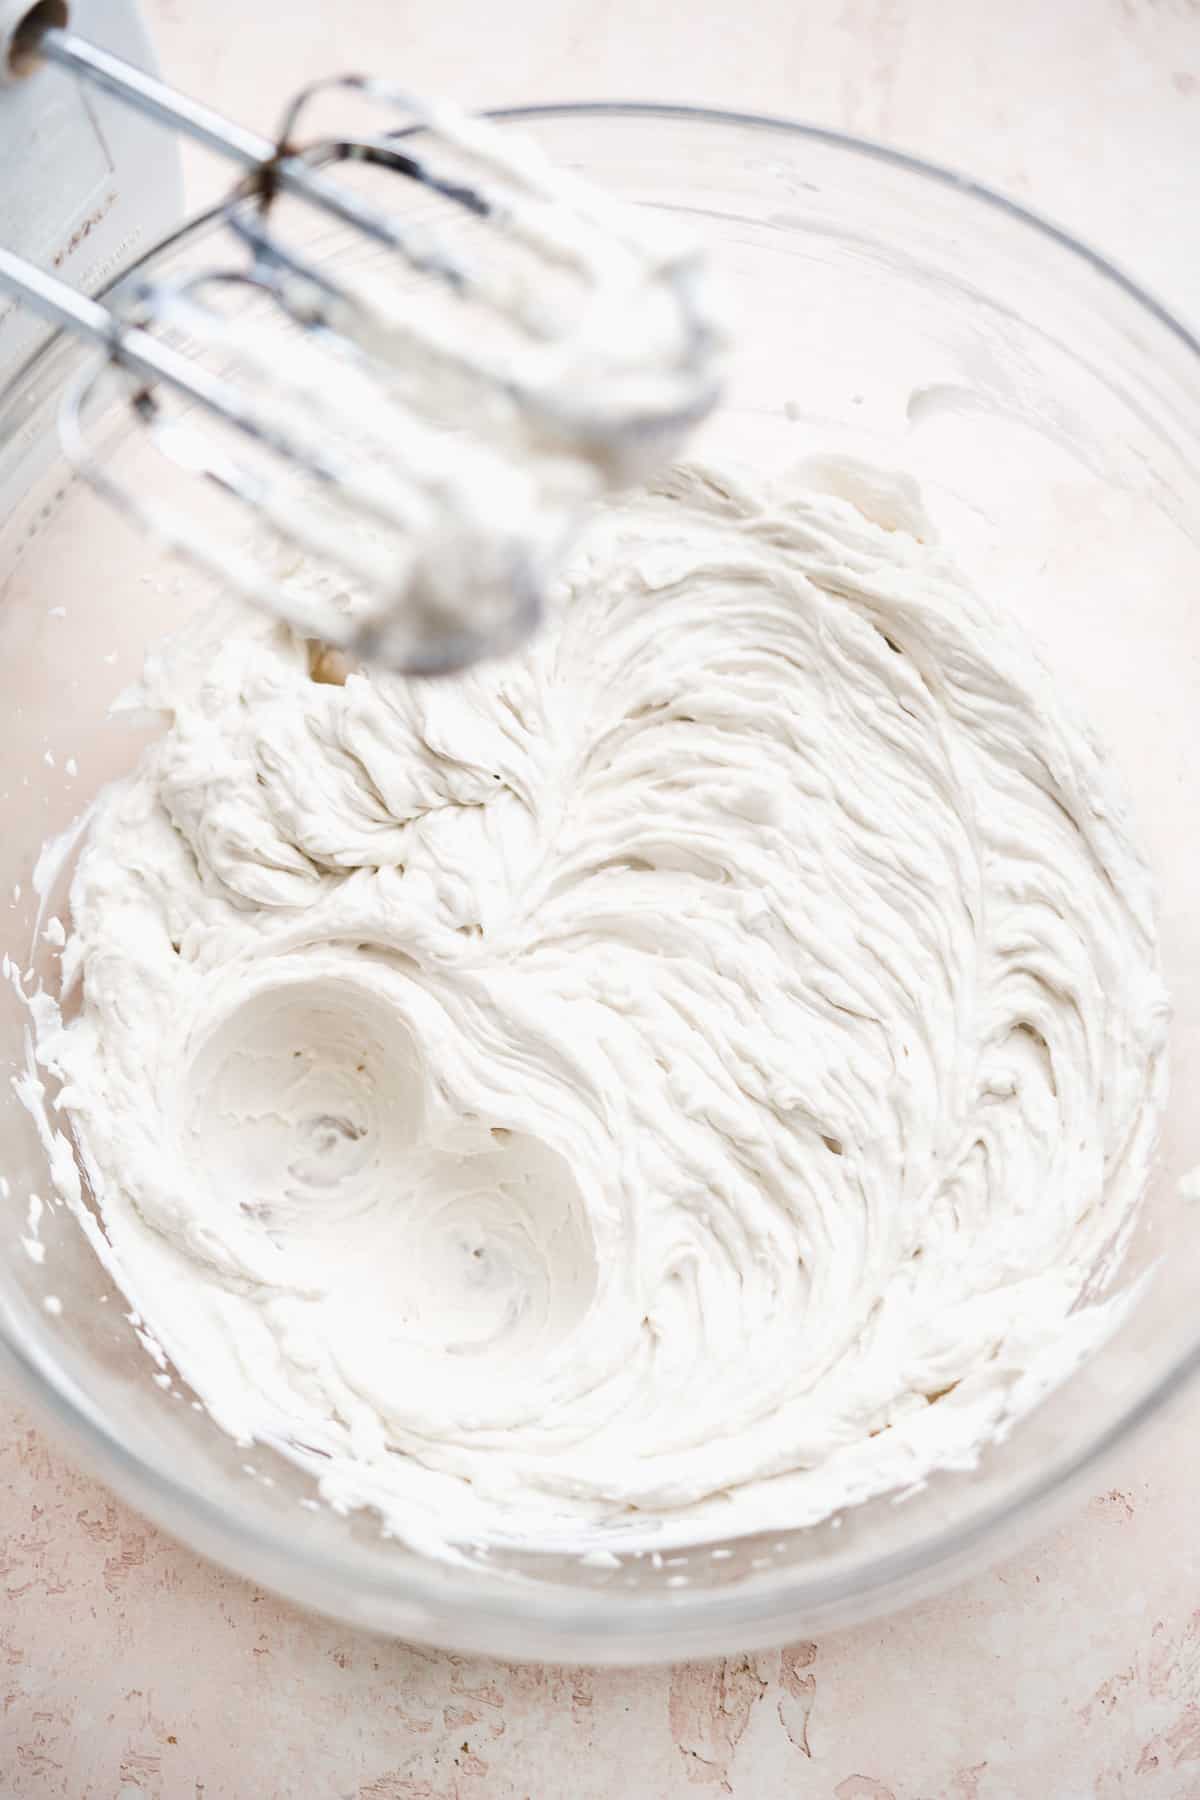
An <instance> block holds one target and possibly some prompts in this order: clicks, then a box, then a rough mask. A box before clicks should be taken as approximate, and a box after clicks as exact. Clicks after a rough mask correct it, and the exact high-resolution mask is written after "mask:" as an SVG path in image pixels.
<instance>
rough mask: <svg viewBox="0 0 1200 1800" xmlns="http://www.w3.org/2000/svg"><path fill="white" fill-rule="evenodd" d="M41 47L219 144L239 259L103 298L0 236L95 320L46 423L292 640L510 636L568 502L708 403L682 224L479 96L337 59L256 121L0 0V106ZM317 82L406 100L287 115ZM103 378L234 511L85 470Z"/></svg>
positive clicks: (414, 669)
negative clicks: (465, 108)
mask: <svg viewBox="0 0 1200 1800" xmlns="http://www.w3.org/2000/svg"><path fill="white" fill-rule="evenodd" d="M107 3H108V5H109V6H110V7H111V6H112V4H113V0H107ZM51 70H58V71H67V72H69V73H70V74H71V75H72V76H75V77H78V78H80V79H81V80H82V81H84V82H87V83H89V84H92V86H93V87H95V88H96V89H98V90H100V92H101V93H103V94H104V95H106V96H108V97H110V98H112V99H116V100H118V101H120V102H121V103H122V104H123V105H127V106H128V107H130V108H133V109H135V110H136V111H137V112H139V113H141V114H142V115H144V116H145V117H147V118H149V119H150V120H152V121H154V122H155V123H156V124H157V125H166V126H170V127H172V128H175V129H178V130H180V131H182V132H185V133H187V134H189V135H190V136H192V137H193V138H195V139H197V140H198V141H199V142H201V143H203V144H205V145H207V146H208V147H209V148H211V149H213V150H216V151H218V152H220V153H222V154H223V155H226V156H227V157H229V158H230V159H231V160H232V161H233V162H235V163H236V164H238V165H240V167H241V169H242V170H243V174H242V176H241V179H240V180H239V182H238V184H237V186H236V187H235V188H234V190H233V192H232V194H231V195H230V197H229V199H228V201H227V202H226V204H225V205H224V206H223V207H222V208H221V209H219V214H218V217H219V221H220V224H221V225H222V227H223V228H225V229H227V232H228V234H229V235H230V236H231V237H232V239H233V241H234V243H235V245H236V246H237V254H238V257H239V260H238V261H237V262H235V263H233V264H231V265H229V266H216V267H212V266H209V267H204V268H201V269H199V270H197V271H196V272H194V273H189V274H188V275H186V276H185V277H180V278H177V279H175V280H173V281H171V282H162V281H151V280H140V281H137V282H136V283H126V284H124V286H123V287H122V288H121V290H120V291H119V295H118V299H117V301H116V302H115V303H114V304H111V305H104V304H101V303H100V302H98V301H96V300H94V299H92V298H90V297H89V296H88V295H87V294H85V293H81V292H79V291H77V290H76V289H75V288H73V287H72V286H71V285H69V284H68V283H65V282H64V281H62V280H61V279H60V278H58V277H57V276H55V275H52V274H50V273H48V272H47V271H46V270H45V269H44V268H40V267H38V266H36V264H35V263H34V262H32V261H30V260H29V259H28V258H26V257H23V256H20V255H18V254H16V253H15V251H14V250H11V249H6V248H4V247H3V245H2V244H0V288H3V289H7V290H8V291H9V292H12V293H14V294H16V295H17V297H18V298H19V299H20V300H21V301H23V302H24V303H26V304H27V305H28V306H29V307H30V308H32V309H34V310H35V311H36V312H37V313H38V314H40V315H41V317H42V318H43V319H45V320H47V321H49V322H50V323H51V324H52V325H55V326H58V327H63V328H65V329H66V330H67V331H69V332H71V333H73V334H75V335H76V336H77V337H80V338H83V339H86V340H90V341H91V342H92V343H93V344H95V345H96V346H98V349H99V355H98V356H97V357H96V358H94V359H88V361H87V363H86V366H85V367H84V368H83V369H82V371H81V372H80V373H79V374H78V375H77V376H76V377H75V378H74V380H73V381H72V382H71V383H70V384H69V386H68V387H67V389H66V391H65V393H64V395H63V398H62V402H61V406H60V411H59V435H60V438H61V441H62V443H63V445H64V448H65V449H66V451H67V454H68V456H69V457H70V459H71V461H72V462H73V463H74V465H75V466H76V467H77V468H78V469H79V470H80V471H81V472H82V473H83V474H84V475H85V476H86V477H87V479H88V480H90V481H91V482H92V483H93V485H94V486H96V487H97V488H98V489H99V490H100V491H101V492H102V493H103V494H104V495H105V496H106V497H107V498H108V499H110V500H111V501H113V502H114V503H115V504H116V505H118V506H120V507H121V508H122V509H123V510H124V511H125V512H126V513H128V514H129V515H130V516H131V517H132V518H133V519H134V520H135V521H136V522H137V523H138V524H140V525H141V526H143V527H144V528H146V529H147V530H149V531H151V532H154V533H156V534H157V535H158V536H159V537H160V538H165V540H166V541H167V542H168V544H169V545H170V547H171V548H173V549H175V550H177V551H178V552H180V553H181V554H182V555H184V556H185V557H187V558H189V559H190V560H191V561H192V562H193V563H196V564H198V565H199V566H201V567H202V568H204V569H205V570H207V571H208V572H210V573H211V574H212V575H214V576H216V577H217V578H218V580H219V581H220V582H221V583H222V584H223V585H225V586H226V587H228V588H232V589H233V590H235V591H236V592H238V593H239V594H241V595H242V596H244V597H245V598H247V599H250V600H252V601H254V602H256V603H258V604H260V605H263V606H266V607H268V608H270V609H272V610H273V611H274V612H276V613H277V614H279V615H280V616H281V617H282V618H284V619H285V620H286V621H287V622H288V623H289V624H290V625H291V626H292V627H293V628H294V629H296V630H297V631H300V632H302V633H303V634H304V635H306V636H308V637H310V638H312V639H314V640H316V641H318V642H319V643H321V644H323V645H330V646H333V647H334V648H335V649H338V650H341V651H344V652H346V653H348V654H349V655H350V656H352V657H354V658H359V659H363V660H372V661H375V662H380V663H384V664H387V665H389V666H392V667H396V668H399V669H402V670H404V671H406V672H409V673H425V674H429V673H437V672H441V671H445V670H448V669H452V668H457V667H461V666H463V665H464V664H466V663H468V662H471V661H473V660H474V659H475V658H477V657H478V656H480V655H483V654H487V653H493V652H496V651H498V650H502V649H505V648H508V647H510V646H511V645H513V644H514V643H516V642H518V641H519V640H520V639H521V638H522V637H523V636H524V635H525V634H526V633H527V632H528V631H530V630H531V629H532V627H533V625H534V624H535V623H536V621H537V619H538V617H539V615H540V611H541V606H542V599H543V595H544V592H545V589H546V586H547V583H548V581H549V580H550V579H551V577H552V573H553V570H554V567H555V563H556V559H557V558H558V556H559V555H560V553H561V550H562V547H563V544H564V542H565V541H566V539H567V537H568V536H569V531H570V528H571V525H572V523H573V522H574V520H575V519H576V518H577V517H578V515H579V513H580V511H581V509H582V508H583V507H584V506H586V504H587V503H588V502H589V501H590V500H592V499H593V498H595V497H596V496H598V495H599V494H600V493H601V492H603V491H604V490H605V489H607V488H610V487H613V486H619V485H623V484H625V483H627V482H629V481H630V480H633V479H637V478H639V477H641V476H644V475H645V474H646V473H648V471H649V470H650V469H651V468H652V467H653V466H654V465H655V464H656V463H657V462H659V461H660V460H661V459H663V458H665V457H666V456H668V455H670V454H671V453H672V452H673V451H674V450H675V449H676V448H677V447H678V445H679V443H680V442H681V440H682V437H683V435H684V434H685V433H686V431H687V430H688V429H689V428H690V427H691V426H692V425H694V424H695V423H696V422H697V421H699V420H700V419H701V418H703V417H704V415H705V414H706V413H707V412H708V411H709V410H710V408H711V407H712V405H713V404H714V402H715V400H716V397H717V393H718V387H719V367H718V365H719V356H720V348H721V342H722V335H721V332H720V329H719V327H718V325H717V324H716V322H715V320H714V316H713V313H712V310H711V305H710V301H709V298H708V295H707V290H706V277H705V271H704V267H703V262H702V259H701V257H700V256H699V255H698V253H697V252H696V250H695V249H694V248H693V247H692V246H691V245H690V244H688V243H685V242H682V241H679V240H677V239H676V238H675V237H674V236H673V234H672V232H671V230H670V228H669V227H668V226H667V225H666V224H665V222H664V221H663V220H661V219H657V218H655V219H654V220H653V222H652V224H650V223H647V222H646V220H645V218H644V217H643V215H640V214H639V213H637V212H636V211H635V210H634V209H632V208H629V207H625V206H623V205H621V204H620V203H619V202H616V201H614V200H612V199H610V198H609V197H607V196H605V195H603V194H601V193H599V192H597V191H596V190H594V189H592V188H591V187H590V186H588V185H587V184H586V183H584V182H582V181H580V180H578V179H576V178H575V177H573V176H572V175H570V174H569V173H567V172H565V171H562V170H559V169H556V168H555V167H554V166H553V165H552V164H551V163H550V162H549V161H548V160H547V159H546V158H545V157H544V156H543V155H542V154H541V153H540V151H539V150H538V149H537V148H536V146H534V145H532V144H530V143H526V142H523V141H521V140H520V139H519V138H517V137H516V136H514V135H513V134H510V133H509V132H508V131H506V130H504V129H502V128H500V127H498V126H496V125H494V124H492V123H490V122H489V121H487V120H485V119H480V118H475V117H472V116H469V115H467V114H465V113H462V112H460V111H459V110H458V109H456V108H454V107H451V106H449V105H446V104H444V103H430V102H427V101H422V100H417V99H414V98H413V97H411V96H409V95H407V94H406V93H403V92H401V91H400V90H398V89H396V88H393V87H392V86H390V85H389V84H387V83H385V82H381V81H377V80H374V79H371V78H366V77H360V76H346V77H340V78H333V79H331V80H329V81H323V82H319V83H317V84H315V85H314V86H313V87H311V88H309V89H306V90H305V91H304V92H302V93H301V94H300V95H299V96H298V98H297V99H296V100H295V101H294V102H293V103H292V104H291V105H290V106H289V107H288V108H287V111H286V113H285V116H284V119H283V123H282V126H281V129H280V132H279V134H278V136H277V137H276V138H275V139H270V138H266V137H262V136H259V135H258V134H256V133H254V132H250V131H246V130H244V129H242V128H241V127H240V126H238V125H235V124H232V123H230V122H229V121H227V120H225V119H224V118H222V117H221V116H220V115H219V114H218V113H216V112H214V111H213V110H212V109H211V108H209V107H207V106H205V105H202V104H200V103H198V102H195V101H193V100H190V99H188V98H187V97H185V96H184V95H182V94H179V93H177V92H175V91H174V90H173V89H171V88H169V87H167V86H165V85H164V84H163V83H162V82H161V81H159V80H158V79H157V78H156V77H155V76H153V75H152V74H150V73H147V72H146V71H144V70H143V69H139V68H138V67H136V66H135V65H134V64H132V63H130V62H127V61H124V60H123V59H122V58H120V57H118V56H115V55H113V54H112V53H110V52H107V51H105V50H102V49H100V48H98V47H97V46H96V45H95V44H93V43H92V42H90V41H89V40H87V39H85V38H83V37H81V36H79V35H77V34H76V33H75V32H73V31H72V30H71V29H70V18H69V16H68V6H67V4H66V0H40V3H39V4H37V5H35V6H33V7H32V8H29V7H28V5H27V0H26V3H22V0H18V3H17V4H15V5H14V4H13V3H12V0H8V3H7V4H6V0H0V125H2V124H3V123H4V110H5V107H6V106H9V105H11V104H13V103H14V101H19V102H21V103H23V104H28V100H27V97H28V95H29V94H30V93H31V92H34V93H35V92H36V86H37V83H38V82H39V81H45V80H46V79H47V77H48V73H49V71H51ZM331 93H332V94H335V95H336V94H343V95H344V94H346V93H353V94H355V95H356V96H358V97H359V99H361V100H366V101H370V102H371V103H373V104H376V105H379V106H383V107H386V108H390V109H391V110H392V111H393V113H397V114H399V117H400V119H401V120H402V121H403V123H402V125H401V126H400V127H399V128H396V127H392V128H389V129H387V130H385V131H382V132H374V131H366V132H363V133H359V134H356V135H352V136H338V137H334V138H330V137H322V138H318V139H316V140H315V141H313V142H310V143H307V144H302V143H301V139H300V124H301V120H302V118H303V116H304V115H305V114H306V112H307V110H308V108H309V106H310V104H311V103H312V102H313V101H315V100H316V99H317V98H318V97H319V96H321V95H326V96H327V95H329V94H331ZM362 169H370V170H371V171H373V175H372V179H377V178H378V177H380V176H382V177H384V178H387V179H388V180H389V181H390V180H391V178H396V177H399V178H400V179H401V180H402V181H404V182H405V183H407V184H408V185H407V187H406V189H405V190H404V196H405V199H406V201H407V203H408V204H407V207H406V208H402V209H400V210H397V208H396V207H395V206H393V205H391V204H388V205H384V206H381V205H380V204H379V202H378V200H377V199H376V198H375V197H374V196H367V195H366V194H365V193H364V192H363V191H361V190H360V188H357V187H355V186H354V185H352V184H351V182H350V181H349V180H347V179H345V178H344V177H345V176H346V175H348V174H354V173H355V172H357V171H361V170H362ZM395 191H396V190H394V189H392V190H391V192H395ZM415 202H420V206H417V205H415V204H414V203H415ZM297 203H299V204H300V205H301V207H302V208H303V209H304V210H305V212H306V214H307V215H311V213H312V212H313V211H314V210H315V212H316V213H318V214H320V215H323V216H324V218H325V219H326V220H329V219H332V220H334V221H336V224H337V226H338V228H339V229H341V228H348V229H349V232H350V233H352V234H353V238H352V239H351V241H352V242H353V243H354V244H355V245H356V246H357V250H356V253H355V254H350V255H347V254H343V253H340V252H339V254H338V256H337V258H336V259H334V260H330V259H329V258H327V257H323V256H321V255H319V254H316V253H313V252H312V251H311V250H310V249H309V248H307V247H306V240H305V238H304V235H303V232H302V231H301V232H300V233H299V234H297V232H296V230H295V229H294V228H293V226H292V220H291V219H290V218H288V217H286V216H284V217H281V212H282V213H284V214H286V209H287V208H288V207H291V208H293V209H295V207H296V204H297ZM422 209H423V210H422ZM430 213H432V215H433V220H434V222H433V223H432V224H431V223H430V218H429V214H430ZM4 221H5V213H4V212H3V210H0V224H3V223H4ZM310 236H311V232H310ZM25 237H26V240H27V241H28V238H29V233H28V232H26V233H25ZM363 246H366V247H367V248H368V249H369V251H370V256H369V258H368V261H369V266H366V267H364V266H362V256H361V254H360V252H361V250H362V247H363ZM480 251H482V252H483V254H482V255H481V254H480ZM114 382H115V383H116V384H117V385H118V387H119V388H120V390H121V392H122V397H123V398H124V400H125V402H126V403H127V404H128V405H129V407H131V409H132V412H133V415H134V417H135V418H136V419H137V421H138V422H139V424H140V425H142V426H144V427H145V428H146V429H147V430H148V432H149V433H150V435H151V439H152V441H153V444H154V447H155V448H156V449H157V450H158V451H159V452H161V453H162V454H163V455H164V456H166V457H167V458H168V459H170V461H171V462H172V463H174V464H175V465H177V466H178V467H181V468H183V469H184V470H185V471H187V472H188V473H189V474H194V475H195V476H197V477H198V478H199V480H200V482H201V483H202V484H203V485H204V488H205V491H206V492H208V493H210V494H211V493H213V492H216V493H219V494H220V495H221V496H222V497H223V500H228V501H231V502H233V503H234V506H235V508H236V509H238V512H239V517H240V516H241V513H242V512H245V513H247V514H248V515H249V517H248V519H247V520H246V521H244V523H243V529H242V531H241V532H240V533H239V532H237V531H235V530H231V529H229V528H227V527H225V526H220V527H218V526H214V525H213V524H212V523H211V521H210V520H207V519H206V518H205V517H204V516H201V514H200V513H197V514H194V515H191V516H189V515H187V514H185V513H183V512H177V511H175V510H170V509H167V508H165V507H164V506H163V505H161V504H159V503H158V502H156V501H154V500H152V499H150V498H147V495H146V493H145V492H143V491H142V490H141V488H140V487H139V489H138V491H136V492H135V491H134V490H133V489H132V488H130V487H122V486H119V485H118V484H117V482H116V481H115V480H114V479H113V478H112V477H111V475H110V474H108V473H107V471H106V468H105V464H104V459H103V456H102V455H101V454H100V453H99V452H98V451H97V449H96V448H95V447H94V429H95V423H96V421H97V419H98V418H99V417H100V415H101V414H102V413H103V412H105V411H106V410H107V408H108V405H109V403H111V401H112V399H113V384H114ZM149 486H150V487H151V488H152V487H153V483H151V484H149ZM243 540H244V541H243Z"/></svg>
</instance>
